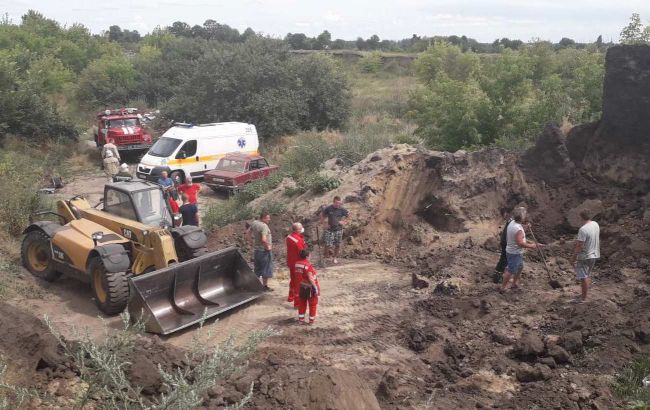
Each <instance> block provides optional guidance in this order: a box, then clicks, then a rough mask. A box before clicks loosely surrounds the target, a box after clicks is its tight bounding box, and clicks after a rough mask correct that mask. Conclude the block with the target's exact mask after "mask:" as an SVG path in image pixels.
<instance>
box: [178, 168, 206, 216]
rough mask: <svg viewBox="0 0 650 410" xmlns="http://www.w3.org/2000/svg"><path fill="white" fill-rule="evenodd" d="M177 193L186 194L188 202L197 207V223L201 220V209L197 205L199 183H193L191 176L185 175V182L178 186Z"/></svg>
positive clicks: (199, 190) (199, 189)
mask: <svg viewBox="0 0 650 410" xmlns="http://www.w3.org/2000/svg"><path fill="white" fill-rule="evenodd" d="M177 190H178V193H179V194H180V195H182V194H186V195H187V198H188V199H189V201H190V204H194V205H196V209H197V216H196V217H197V218H198V221H199V223H200V222H201V209H200V207H199V192H201V184H195V183H193V182H192V177H191V176H189V175H188V176H187V178H185V183H184V184H181V185H180V186H179V187H178V188H177Z"/></svg>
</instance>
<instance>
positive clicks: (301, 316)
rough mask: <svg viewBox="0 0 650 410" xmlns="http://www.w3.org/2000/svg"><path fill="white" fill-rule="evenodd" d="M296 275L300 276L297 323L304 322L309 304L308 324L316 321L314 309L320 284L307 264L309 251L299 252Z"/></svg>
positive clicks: (311, 267)
mask: <svg viewBox="0 0 650 410" xmlns="http://www.w3.org/2000/svg"><path fill="white" fill-rule="evenodd" d="M295 270H296V275H299V276H300V290H299V291H298V321H299V322H301V323H304V322H305V313H306V312H307V304H309V324H310V325H313V324H314V322H315V321H316V308H317V307H318V297H319V296H320V284H319V283H318V278H317V275H318V273H317V272H316V269H314V267H313V266H311V262H309V250H307V249H303V250H301V251H300V260H298V261H297V262H296V265H295Z"/></svg>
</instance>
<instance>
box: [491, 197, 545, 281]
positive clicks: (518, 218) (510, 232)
mask: <svg viewBox="0 0 650 410" xmlns="http://www.w3.org/2000/svg"><path fill="white" fill-rule="evenodd" d="M512 218H513V219H512V221H510V223H509V224H508V228H507V231H506V260H507V265H506V271H505V272H504V273H503V283H502V284H501V288H500V291H501V292H504V291H505V290H506V286H507V285H508V282H510V279H512V289H517V288H518V287H519V285H518V283H519V278H520V277H521V272H522V271H523V270H524V249H536V248H537V247H538V246H539V245H538V244H537V243H535V242H529V241H526V232H525V231H524V224H526V223H527V221H528V213H527V212H526V208H524V207H517V208H515V210H514V211H513V212H512Z"/></svg>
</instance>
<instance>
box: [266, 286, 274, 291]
mask: <svg viewBox="0 0 650 410" xmlns="http://www.w3.org/2000/svg"><path fill="white" fill-rule="evenodd" d="M264 291H265V292H273V289H272V288H270V287H268V286H264Z"/></svg>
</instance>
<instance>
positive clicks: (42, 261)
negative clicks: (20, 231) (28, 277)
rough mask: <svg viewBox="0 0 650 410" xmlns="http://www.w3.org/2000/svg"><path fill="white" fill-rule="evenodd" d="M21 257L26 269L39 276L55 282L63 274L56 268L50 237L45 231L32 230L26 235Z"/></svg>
mask: <svg viewBox="0 0 650 410" xmlns="http://www.w3.org/2000/svg"><path fill="white" fill-rule="evenodd" d="M20 259H21V261H22V263H23V266H24V267H25V269H27V270H28V271H29V272H30V273H31V274H32V275H34V276H36V277H37V278H41V279H44V280H46V281H48V282H54V281H55V280H57V279H58V278H60V277H61V275H62V273H61V272H57V271H56V270H54V266H53V265H52V253H51V250H50V237H49V236H47V234H45V232H43V231H40V230H36V231H31V232H29V233H27V235H25V239H23V243H22V245H21V247H20Z"/></svg>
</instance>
